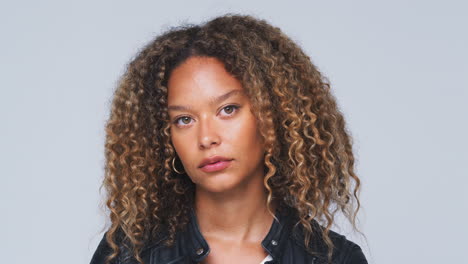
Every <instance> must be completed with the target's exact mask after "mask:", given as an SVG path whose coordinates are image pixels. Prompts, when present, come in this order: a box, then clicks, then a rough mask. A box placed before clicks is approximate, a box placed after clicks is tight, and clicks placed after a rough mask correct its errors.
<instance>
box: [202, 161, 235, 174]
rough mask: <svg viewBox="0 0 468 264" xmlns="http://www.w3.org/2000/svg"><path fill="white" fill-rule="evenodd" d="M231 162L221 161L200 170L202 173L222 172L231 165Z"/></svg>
mask: <svg viewBox="0 0 468 264" xmlns="http://www.w3.org/2000/svg"><path fill="white" fill-rule="evenodd" d="M231 162H232V160H222V161H218V162H216V163H213V164H206V165H205V166H203V167H201V170H202V171H204V172H214V171H220V170H224V169H225V168H227V167H229V165H231Z"/></svg>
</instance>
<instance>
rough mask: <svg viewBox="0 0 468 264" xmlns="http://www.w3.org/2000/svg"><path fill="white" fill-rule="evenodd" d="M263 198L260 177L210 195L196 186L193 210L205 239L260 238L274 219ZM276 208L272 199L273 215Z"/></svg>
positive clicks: (264, 194) (245, 240) (264, 191)
mask: <svg viewBox="0 0 468 264" xmlns="http://www.w3.org/2000/svg"><path fill="white" fill-rule="evenodd" d="M266 201H267V190H266V189H265V188H264V187H263V180H262V179H261V180H259V181H258V182H257V183H256V184H254V183H252V182H251V183H250V184H247V185H246V186H245V187H243V188H241V189H239V190H236V191H232V192H230V193H227V192H223V193H222V194H219V193H218V194H213V193H209V192H206V191H203V190H200V189H197V190H196V193H195V211H196V215H197V221H198V224H199V227H200V231H201V232H202V234H203V236H204V237H205V238H207V239H210V238H211V239H222V240H231V241H237V242H258V241H262V240H263V239H264V237H265V236H266V234H267V233H268V231H269V229H270V227H271V224H272V221H273V216H272V215H271V214H270V212H269V211H268V208H267V205H266ZM276 207H277V206H276V203H274V202H272V203H271V206H270V208H271V211H272V213H273V214H274V213H275V210H276Z"/></svg>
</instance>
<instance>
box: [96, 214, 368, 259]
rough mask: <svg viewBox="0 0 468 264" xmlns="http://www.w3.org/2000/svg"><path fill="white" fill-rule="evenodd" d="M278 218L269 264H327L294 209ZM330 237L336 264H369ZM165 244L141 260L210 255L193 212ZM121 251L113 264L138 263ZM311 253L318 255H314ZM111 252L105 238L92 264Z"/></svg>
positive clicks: (269, 239) (268, 245) (267, 243)
mask: <svg viewBox="0 0 468 264" xmlns="http://www.w3.org/2000/svg"><path fill="white" fill-rule="evenodd" d="M276 217H277V218H278V220H279V222H278V221H276V220H273V224H272V226H271V227H270V230H269V232H268V234H267V235H266V237H265V238H264V239H263V241H262V246H263V248H264V249H265V250H266V251H267V252H268V253H269V254H270V255H271V256H272V258H273V260H270V261H267V262H266V263H272V264H273V263H275V264H279V263H281V264H289V263H294V264H302V263H308V264H322V263H327V258H326V256H327V248H326V246H325V245H326V244H325V243H324V242H322V241H320V239H318V237H317V236H312V237H311V243H310V244H309V247H308V250H307V249H306V247H305V244H304V237H303V232H302V231H301V227H300V225H297V226H296V227H294V224H295V223H296V221H295V220H297V218H296V217H295V213H294V211H293V210H292V209H285V210H281V211H280V210H277V211H276ZM313 225H315V226H317V225H318V223H317V222H316V221H315V220H313ZM329 236H330V238H331V239H332V241H333V244H334V245H335V250H334V252H333V258H332V262H333V264H367V260H366V258H365V256H364V254H363V252H362V250H361V248H360V247H359V246H358V245H357V244H355V243H353V242H351V241H349V240H347V239H346V237H345V236H343V235H340V234H338V233H336V232H333V231H330V235H329ZM162 241H163V239H161V240H159V241H158V242H155V243H151V244H149V245H147V246H146V247H144V249H143V250H142V252H141V256H142V259H143V261H144V263H145V264H182V263H185V264H189V263H199V262H200V261H202V260H203V259H204V258H205V257H206V256H207V255H208V254H209V253H210V248H209V246H208V243H207V242H206V240H205V239H204V238H203V236H202V234H201V233H200V230H199V228H198V224H197V220H196V216H195V212H194V211H193V210H191V218H190V222H189V223H188V225H187V226H186V228H185V230H184V231H183V232H179V233H178V234H177V235H176V242H175V244H174V245H173V246H172V247H166V246H164V245H162ZM121 250H122V252H123V253H122V254H120V255H119V256H118V257H117V258H116V259H114V262H112V263H114V264H129V263H132V264H133V263H137V262H136V261H135V260H134V259H133V257H132V256H131V255H130V254H129V252H128V250H125V249H124V247H121ZM311 250H312V252H314V253H311ZM110 252H111V251H110V247H109V245H108V244H107V242H106V240H105V235H104V237H103V238H102V240H101V242H100V244H99V245H98V247H97V249H96V251H95V253H94V255H93V257H92V259H91V264H103V263H104V259H105V257H106V256H107V255H108V254H110Z"/></svg>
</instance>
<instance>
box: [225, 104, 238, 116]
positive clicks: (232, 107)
mask: <svg viewBox="0 0 468 264" xmlns="http://www.w3.org/2000/svg"><path fill="white" fill-rule="evenodd" d="M238 108H239V106H237V105H228V106H226V107H224V108H223V110H224V112H225V113H226V114H228V115H231V114H232V113H233V112H235V110H237V109H238Z"/></svg>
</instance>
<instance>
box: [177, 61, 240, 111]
mask: <svg viewBox="0 0 468 264" xmlns="http://www.w3.org/2000/svg"><path fill="white" fill-rule="evenodd" d="M233 90H239V92H234V93H233V94H232V96H234V95H241V96H242V95H244V96H245V92H244V88H243V86H242V84H241V82H240V81H239V80H237V79H236V78H235V77H234V76H232V75H231V74H230V73H228V72H227V71H226V70H225V68H224V64H223V63H222V62H221V61H219V60H218V59H216V58H211V57H191V58H189V59H187V60H186V61H185V62H184V63H182V64H181V65H179V66H178V67H177V68H175V69H174V70H173V71H172V73H171V76H170V77H169V80H168V103H169V104H170V103H173V102H174V103H176V102H186V101H190V100H197V101H199V100H205V99H206V100H211V99H214V98H216V97H219V96H221V95H224V94H226V93H228V92H231V91H233Z"/></svg>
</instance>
